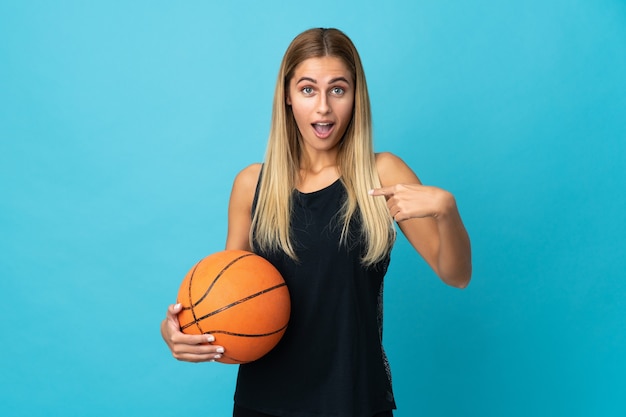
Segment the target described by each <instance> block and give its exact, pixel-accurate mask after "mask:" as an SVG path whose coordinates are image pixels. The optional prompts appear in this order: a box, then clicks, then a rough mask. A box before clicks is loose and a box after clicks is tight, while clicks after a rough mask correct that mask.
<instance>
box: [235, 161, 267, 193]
mask: <svg viewBox="0 0 626 417" xmlns="http://www.w3.org/2000/svg"><path fill="white" fill-rule="evenodd" d="M262 166H263V165H262V164H260V163H256V164H252V165H248V166H247V167H245V168H244V169H242V170H241V171H239V173H238V174H237V176H236V177H235V181H234V183H233V190H232V196H233V197H237V198H243V199H244V200H248V199H249V200H250V201H252V199H253V198H254V191H255V190H256V185H257V182H258V181H259V175H260V174H261V167H262Z"/></svg>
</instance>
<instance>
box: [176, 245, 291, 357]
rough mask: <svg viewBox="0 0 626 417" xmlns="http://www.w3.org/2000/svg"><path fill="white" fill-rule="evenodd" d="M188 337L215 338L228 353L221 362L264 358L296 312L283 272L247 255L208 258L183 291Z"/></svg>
mask: <svg viewBox="0 0 626 417" xmlns="http://www.w3.org/2000/svg"><path fill="white" fill-rule="evenodd" d="M177 302H178V303H180V304H182V310H181V311H180V313H179V314H178V321H179V323H180V328H181V331H182V332H183V333H187V334H211V335H213V336H214V337H215V342H213V343H215V344H216V345H220V346H223V347H224V350H225V352H224V353H223V354H222V357H221V358H220V359H216V361H218V362H222V363H231V364H241V363H247V362H252V361H254V360H256V359H259V358H260V357H262V356H263V355H265V354H266V353H267V352H269V351H270V350H272V348H274V346H276V344H277V343H278V342H279V340H280V339H281V338H282V336H283V334H284V333H285V330H286V329H287V323H288V322H289V314H290V312H291V302H290V299H289V291H288V289H287V286H286V284H285V281H284V280H283V277H282V276H281V275H280V273H279V272H278V270H277V269H276V268H275V267H274V266H273V265H272V264H271V263H270V262H269V261H267V260H265V259H264V258H262V257H260V256H258V255H256V254H254V253H252V252H247V251H242V250H225V251H222V252H217V253H214V254H212V255H209V256H207V257H206V258H204V259H202V260H201V261H200V262H198V263H197V264H196V265H195V266H194V267H193V268H191V270H190V271H189V272H188V273H187V275H186V276H185V279H184V280H183V282H182V284H181V286H180V289H179V291H178V300H177Z"/></svg>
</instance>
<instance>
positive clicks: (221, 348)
mask: <svg viewBox="0 0 626 417" xmlns="http://www.w3.org/2000/svg"><path fill="white" fill-rule="evenodd" d="M215 351H216V352H219V353H224V348H223V347H218V348H217V349H215Z"/></svg>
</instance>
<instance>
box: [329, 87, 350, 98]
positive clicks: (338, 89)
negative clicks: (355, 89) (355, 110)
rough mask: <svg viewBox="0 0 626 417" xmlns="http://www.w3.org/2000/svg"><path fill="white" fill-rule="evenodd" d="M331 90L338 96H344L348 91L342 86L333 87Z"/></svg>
mask: <svg viewBox="0 0 626 417" xmlns="http://www.w3.org/2000/svg"><path fill="white" fill-rule="evenodd" d="M330 91H331V92H332V93H333V94H334V95H336V96H342V95H344V93H345V92H346V90H344V89H343V88H341V87H333V88H332V90H330Z"/></svg>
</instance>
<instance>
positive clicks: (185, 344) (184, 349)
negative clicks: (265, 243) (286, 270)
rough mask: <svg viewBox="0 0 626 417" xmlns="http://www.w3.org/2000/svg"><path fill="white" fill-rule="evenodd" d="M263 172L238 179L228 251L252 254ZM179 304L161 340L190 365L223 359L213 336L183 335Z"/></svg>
mask: <svg viewBox="0 0 626 417" xmlns="http://www.w3.org/2000/svg"><path fill="white" fill-rule="evenodd" d="M260 170H261V165H260V164H255V165H251V166H249V167H247V168H245V169H244V170H242V171H241V172H240V173H239V174H238V175H237V177H236V178H235V181H234V184H233V189H232V192H231V195H230V203H229V206H228V236H227V238H226V249H241V250H250V244H249V242H248V236H249V232H250V223H251V218H250V214H251V209H252V200H253V198H254V190H255V189H256V182H257V180H258V177H259V172H260ZM180 310H181V306H180V305H179V304H176V305H171V306H169V307H168V309H167V312H166V314H165V319H164V320H163V321H162V322H161V336H162V337H163V340H164V341H165V343H166V344H167V346H168V347H169V348H170V350H171V351H172V355H173V356H174V357H175V358H176V359H178V360H181V361H186V362H207V361H212V360H214V359H219V358H220V357H221V354H222V353H223V352H224V348H223V346H217V345H212V344H211V342H213V341H214V340H215V339H214V337H213V336H212V335H207V334H203V335H188V334H185V333H182V332H181V331H180V324H179V322H178V313H179V312H180Z"/></svg>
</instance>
